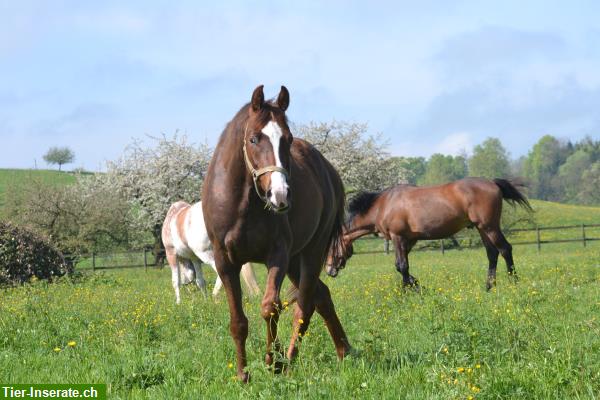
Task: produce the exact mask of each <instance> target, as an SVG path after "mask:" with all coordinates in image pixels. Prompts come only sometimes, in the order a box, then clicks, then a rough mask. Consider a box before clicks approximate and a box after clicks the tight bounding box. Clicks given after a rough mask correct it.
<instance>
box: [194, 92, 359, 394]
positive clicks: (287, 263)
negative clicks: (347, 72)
mask: <svg viewBox="0 0 600 400" xmlns="http://www.w3.org/2000/svg"><path fill="white" fill-rule="evenodd" d="M288 105H289V92H288V90H287V89H286V88H285V87H284V86H282V87H281V91H280V93H279V95H278V97H277V100H271V101H265V99H264V94H263V87H262V86H259V87H257V88H256V89H255V90H254V92H253V94H252V98H251V102H250V103H249V104H246V105H245V106H243V107H242V108H241V109H240V110H239V111H238V113H237V114H236V115H235V117H234V118H233V119H232V120H231V121H230V122H229V123H228V124H227V126H226V127H225V130H224V131H223V133H222V134H221V137H220V139H219V142H218V144H217V147H216V148H215V152H214V155H213V158H212V160H211V162H210V165H209V167H208V172H207V174H206V177H205V181H204V186H203V190H202V206H203V209H204V216H205V220H206V228H207V230H208V236H209V237H210V240H211V242H212V244H213V250H214V256H215V262H216V265H217V271H218V273H219V276H220V277H221V280H222V281H223V286H224V287H225V290H226V291H227V298H228V300H229V312H230V331H231V336H232V337H233V341H234V342H235V346H236V353H237V375H238V377H239V378H240V379H241V380H242V381H244V382H247V380H248V378H249V375H248V373H247V372H246V371H244V368H245V367H246V363H247V362H246V338H247V336H248V319H247V318H246V316H245V315H244V310H243V308H242V301H241V297H240V278H239V274H240V267H241V265H242V264H243V263H245V262H248V261H254V262H260V263H264V264H265V265H266V266H267V269H268V275H267V283H266V290H265V294H264V298H263V300H262V303H261V315H262V317H263V319H264V320H265V323H266V326H267V346H266V347H267V348H266V356H265V362H266V363H267V365H273V363H274V360H275V359H276V357H275V354H274V353H280V352H281V349H280V344H279V341H278V340H277V322H278V320H279V313H280V311H281V300H280V295H279V294H280V289H281V284H282V282H283V278H284V277H285V276H286V275H287V276H288V277H289V279H290V280H291V282H292V284H293V285H294V288H295V289H296V290H297V302H296V305H295V310H294V318H293V321H294V322H293V324H294V327H293V332H292V338H291V341H290V346H289V349H288V352H287V357H288V358H289V359H293V358H294V357H295V356H296V355H297V353H298V346H299V341H300V340H301V337H302V336H303V335H304V333H305V332H306V329H308V325H309V323H310V319H311V316H312V315H313V313H314V311H315V308H316V311H317V312H318V313H319V314H320V315H321V316H322V317H323V319H324V320H325V323H326V325H327V328H328V329H329V333H330V334H331V337H332V339H333V342H334V344H335V348H336V352H337V355H338V357H339V358H343V357H344V355H345V354H346V353H347V352H348V351H349V350H350V344H349V342H348V339H347V338H346V334H345V332H344V329H343V328H342V325H341V323H340V321H339V319H338V317H337V314H336V312H335V308H334V305H333V302H332V300H331V295H330V292H329V289H328V288H327V286H326V285H325V284H324V283H323V282H322V281H321V280H320V279H319V274H320V272H321V270H322V269H323V264H324V262H325V259H326V256H327V252H328V251H329V249H330V247H335V248H338V247H339V246H338V245H337V242H338V241H339V240H341V237H342V226H343V222H344V187H343V185H342V181H341V179H340V177H339V175H338V174H337V172H336V171H335V169H334V168H333V167H332V166H331V164H330V163H329V162H328V161H327V160H326V159H325V158H324V157H323V156H322V155H321V153H319V151H317V150H316V149H315V148H314V147H313V146H312V145H310V144H309V143H307V142H306V141H304V140H302V139H296V138H293V137H292V134H291V132H290V128H289V127H288V122H287V118H286V115H285V111H286V109H287V108H288ZM282 366H283V364H282V363H281V362H279V361H278V362H275V365H273V369H274V371H275V372H280V371H281V369H282Z"/></svg>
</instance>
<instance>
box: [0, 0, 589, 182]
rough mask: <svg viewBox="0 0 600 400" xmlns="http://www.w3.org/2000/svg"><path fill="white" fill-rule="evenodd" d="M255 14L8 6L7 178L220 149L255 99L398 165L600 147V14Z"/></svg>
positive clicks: (537, 8)
mask: <svg viewBox="0 0 600 400" xmlns="http://www.w3.org/2000/svg"><path fill="white" fill-rule="evenodd" d="M213 3H219V4H213ZM250 3H251V2H241V1H240V2H229V1H228V2H211V3H208V4H205V3H204V2H200V1H190V2H184V1H183V2H172V1H165V2H161V1H139V2H135V1H129V2H121V1H115V2H110V1H103V2H98V1H93V2H92V1H90V2H85V1H72V2H70V1H38V2H29V1H10V0H0V138H1V139H2V141H1V143H2V146H0V168H2V167H4V168H7V167H16V168H29V167H33V166H34V162H35V160H37V165H38V167H45V163H44V162H43V161H42V155H43V154H44V153H45V151H46V150H47V149H48V148H49V147H50V146H55V145H58V146H61V145H68V146H70V147H71V148H72V149H73V150H74V151H75V153H76V155H77V161H76V162H75V164H73V165H72V166H73V167H80V166H81V167H85V168H86V169H91V170H97V169H99V168H102V166H103V165H104V162H105V161H106V160H111V159H115V158H116V157H118V156H119V155H120V154H121V153H122V151H123V149H124V147H125V146H126V145H127V144H128V143H130V142H131V140H132V138H143V137H145V135H146V134H150V135H159V134H161V133H165V134H172V133H174V132H175V131H176V130H179V131H181V132H184V133H186V134H187V135H188V136H189V137H190V139H191V140H192V141H194V142H198V143H199V142H207V143H208V144H210V145H214V144H215V142H216V140H217V138H218V136H219V134H220V132H221V130H222V129H223V127H224V126H225V124H226V122H227V121H228V120H229V119H230V118H231V117H232V116H233V114H234V113H235V112H236V111H237V110H238V109H239V107H240V106H241V105H243V104H244V103H245V102H247V101H248V100H249V99H250V95H251V93H252V90H253V89H254V87H256V86H257V85H258V84H265V92H266V95H267V96H268V97H271V96H275V95H276V94H277V92H278V90H279V86H280V85H281V84H284V85H286V86H287V87H288V89H289V90H290V93H291V104H290V108H289V111H288V116H289V118H290V119H291V120H292V121H293V122H295V123H305V122H309V121H331V120H334V119H335V120H349V121H356V122H367V123H368V124H369V127H370V131H371V132H372V133H377V132H381V133H382V134H383V136H384V137H385V138H386V139H387V140H388V141H389V143H390V147H389V150H390V152H391V153H392V154H395V155H406V156H415V155H419V156H429V155H430V154H432V153H434V152H442V153H447V154H456V153H458V152H460V151H461V150H466V151H467V152H469V151H470V150H471V148H472V146H473V145H475V144H478V143H480V142H481V141H483V140H484V139H485V138H486V137H488V136H495V137H499V138H500V139H501V140H502V142H503V143H504V145H505V146H506V147H507V148H508V150H509V151H510V152H511V154H512V156H514V157H516V156H520V155H523V154H525V153H526V152H527V151H528V150H529V149H530V148H531V146H532V145H533V144H534V143H535V142H536V141H537V140H538V139H539V138H540V137H541V136H542V135H544V134H553V135H555V136H558V137H561V138H565V139H571V140H577V139H579V138H581V137H583V136H585V135H590V136H592V137H594V138H600V72H599V71H600V46H599V45H598V43H600V18H598V16H599V15H600V3H599V2H596V1H589V2H585V1H581V2H580V1H569V2H566V1H562V2H552V1H540V2H536V1H527V2H523V1H504V2H486V1H428V0H426V1H421V2H418V3H419V4H418V5H416V3H417V2H364V1H356V2H352V1H330V2H319V1H315V2H310V1H306V2H304V1H301V2H286V1H279V2H252V3H257V4H252V5H251V4H250ZM500 3H501V4H500Z"/></svg>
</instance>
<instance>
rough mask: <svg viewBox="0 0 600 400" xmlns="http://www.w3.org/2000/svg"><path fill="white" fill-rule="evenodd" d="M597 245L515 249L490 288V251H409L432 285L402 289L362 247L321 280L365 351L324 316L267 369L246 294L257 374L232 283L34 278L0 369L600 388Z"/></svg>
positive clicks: (10, 300)
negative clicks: (237, 326) (213, 290)
mask: <svg viewBox="0 0 600 400" xmlns="http://www.w3.org/2000/svg"><path fill="white" fill-rule="evenodd" d="M599 255H600V244H599V243H597V242H596V243H590V244H588V247H587V248H585V249H584V248H582V247H580V246H577V245H576V244H570V245H553V246H551V247H550V246H549V247H548V249H547V251H546V250H544V251H543V252H542V253H541V254H538V253H537V251H536V249H535V247H534V246H522V247H518V248H515V260H516V266H517V270H518V272H519V274H520V276H521V281H520V282H519V284H517V285H513V284H510V283H509V282H508V279H507V278H506V274H505V273H504V271H505V270H504V269H503V268H499V271H498V272H499V273H498V287H497V289H495V290H493V291H492V292H490V293H486V292H485V290H484V281H485V274H486V266H487V260H486V257H485V252H484V251H482V250H481V249H473V250H463V251H454V252H448V253H446V254H445V255H444V256H442V255H441V254H439V253H435V252H419V253H415V254H413V255H412V256H411V272H412V273H413V274H414V275H415V276H416V277H418V278H419V280H420V282H421V283H422V285H423V290H422V291H421V293H415V292H412V291H403V290H402V288H401V286H400V285H401V279H400V277H399V276H398V275H399V274H398V273H397V272H395V270H394V266H393V258H392V256H391V255H390V256H386V255H384V254H375V255H373V254H368V255H356V256H355V257H353V258H352V259H351V261H350V262H349V264H348V266H347V267H346V269H345V270H343V271H342V272H341V273H340V276H339V277H338V278H336V279H331V278H323V279H325V281H326V282H327V283H328V285H329V286H330V288H331V290H332V295H333V298H334V301H335V303H336V307H337V311H338V314H339V316H340V318H341V320H342V323H343V324H344V327H345V329H346V331H347V334H348V337H349V339H350V340H351V343H352V344H353V346H354V347H355V348H356V349H357V352H356V354H354V355H353V356H352V357H350V358H348V359H346V360H345V361H343V362H338V361H337V359H336V357H335V352H334V349H333V344H332V342H331V339H330V338H329V335H328V333H327V331H326V329H325V327H324V324H323V322H322V320H321V319H320V318H319V317H315V318H314V319H313V321H312V322H311V326H310V329H309V334H308V335H307V337H306V338H305V340H304V342H303V343H302V345H301V351H300V356H299V358H298V360H297V361H296V362H295V363H294V364H293V366H292V370H291V371H290V372H289V373H287V374H284V375H282V376H274V375H272V374H271V372H269V371H268V370H267V369H266V368H265V367H264V365H263V360H264V347H265V326H264V322H263V321H262V320H261V318H260V314H259V308H260V299H257V298H245V299H244V304H245V310H246V312H247V314H248V317H249V320H250V336H249V338H248V343H247V344H248V357H249V361H250V363H249V370H250V372H251V376H252V378H251V379H252V380H251V382H250V384H248V385H242V384H240V383H239V382H237V381H236V380H235V378H234V375H235V371H234V366H233V363H234V362H235V361H234V358H235V356H234V348H233V342H232V340H231V338H230V336H229V328H228V323H229V315H228V311H227V305H226V300H225V297H224V296H223V294H221V295H220V296H219V297H217V298H216V299H212V298H204V297H203V296H202V295H201V294H200V293H199V292H198V291H197V290H195V288H191V287H190V288H188V289H187V290H183V292H182V304H181V305H180V306H176V305H175V299H174V295H173V291H172V288H171V285H170V272H169V271H168V270H166V269H165V270H155V269H152V270H149V271H148V272H146V273H145V272H144V271H143V269H139V270H116V271H106V272H103V273H96V274H91V273H89V274H88V273H86V274H85V275H84V276H83V277H80V278H77V279H64V280H62V281H61V282H59V283H57V284H46V283H44V282H36V283H34V284H28V285H25V286H22V287H18V288H12V289H4V290H2V291H1V292H0V296H1V301H0V381H1V382H11V383H21V382H22V383H36V382H44V383H48V382H60V383H63V382H65V383H68V382H72V383H84V382H100V383H107V384H108V385H109V397H110V398H283V397H286V398H301V399H304V398H350V397H354V398H410V399H423V398H434V399H449V398H463V399H468V398H471V397H472V398H477V399H479V398H481V399H492V398H553V399H554V398H598V397H599V393H600V320H599V318H600V257H599ZM501 266H502V263H501ZM207 270H208V269H207V268H205V271H206V278H207V280H208V281H209V282H211V281H212V279H213V278H214V274H213V273H212V272H211V271H207ZM257 270H258V272H259V280H260V281H261V282H262V283H264V277H265V274H264V268H261V267H260V266H258V268H257ZM284 290H285V288H284ZM291 314H292V313H291V311H290V310H287V311H285V312H284V314H283V317H282V320H281V322H280V326H281V332H280V337H281V340H282V342H283V343H284V344H285V343H286V342H287V340H288V339H289V337H290V330H291ZM69 343H71V345H69Z"/></svg>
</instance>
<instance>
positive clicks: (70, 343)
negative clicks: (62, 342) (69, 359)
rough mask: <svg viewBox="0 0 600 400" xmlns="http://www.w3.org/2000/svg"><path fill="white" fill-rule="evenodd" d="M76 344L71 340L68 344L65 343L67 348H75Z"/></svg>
mask: <svg viewBox="0 0 600 400" xmlns="http://www.w3.org/2000/svg"><path fill="white" fill-rule="evenodd" d="M76 344H77V343H76V342H75V341H74V340H71V341H70V342H69V343H67V346H69V347H75V345H76Z"/></svg>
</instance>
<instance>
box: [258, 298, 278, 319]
mask: <svg viewBox="0 0 600 400" xmlns="http://www.w3.org/2000/svg"><path fill="white" fill-rule="evenodd" d="M280 310H281V301H280V300H279V299H274V298H268V299H263V301H262V304H261V307H260V315H261V316H262V317H263V319H265V320H269V319H271V318H273V317H274V316H275V315H278V314H279V311H280Z"/></svg>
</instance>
